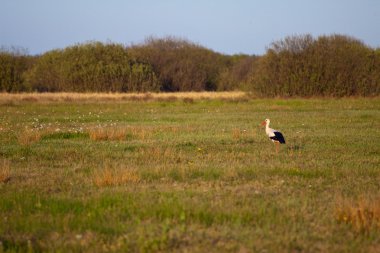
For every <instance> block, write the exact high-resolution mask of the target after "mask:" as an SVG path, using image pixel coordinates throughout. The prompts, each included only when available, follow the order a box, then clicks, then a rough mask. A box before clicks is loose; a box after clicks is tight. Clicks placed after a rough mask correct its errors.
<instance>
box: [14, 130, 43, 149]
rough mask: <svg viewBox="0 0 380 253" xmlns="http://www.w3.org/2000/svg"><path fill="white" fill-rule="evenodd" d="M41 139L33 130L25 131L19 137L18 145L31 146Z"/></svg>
mask: <svg viewBox="0 0 380 253" xmlns="http://www.w3.org/2000/svg"><path fill="white" fill-rule="evenodd" d="M40 139H41V134H40V133H39V132H35V131H32V130H25V131H23V132H21V133H20V134H19V135H18V136H17V140H18V143H19V144H20V145H23V146H29V145H31V144H33V143H35V142H38V141H39V140H40Z"/></svg>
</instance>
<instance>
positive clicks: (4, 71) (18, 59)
mask: <svg viewBox="0 0 380 253" xmlns="http://www.w3.org/2000/svg"><path fill="white" fill-rule="evenodd" d="M33 61H34V58H33V57H31V56H27V55H26V52H25V50H22V49H17V48H12V49H4V48H2V49H0V91H6V92H17V91H24V90H27V87H26V86H25V82H24V72H25V71H27V70H28V69H29V68H30V67H31V64H32V63H33Z"/></svg>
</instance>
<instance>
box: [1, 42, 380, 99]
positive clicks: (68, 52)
mask: <svg viewBox="0 0 380 253" xmlns="http://www.w3.org/2000/svg"><path fill="white" fill-rule="evenodd" d="M228 90H245V91H250V92H252V93H254V94H255V95H257V96H266V97H273V96H356V95H359V96H374V95H379V93H380V48H377V49H374V48H371V47H369V46H367V45H365V44H364V43H363V42H361V41H360V40H358V39H355V38H352V37H349V36H345V35H329V36H320V37H318V38H313V37H312V36H311V35H294V36H288V37H286V38H284V39H283V40H280V41H276V42H273V43H272V44H271V45H270V46H269V47H268V49H267V51H266V53H265V54H264V55H262V56H255V55H244V54H238V55H225V54H221V53H217V52H214V51H213V50H210V49H208V48H205V47H203V46H201V45H199V44H196V43H193V42H191V41H188V40H185V39H179V38H176V37H164V38H154V37H149V38H147V39H146V40H145V41H144V42H143V43H140V44H136V45H130V46H124V45H121V44H116V43H101V42H87V43H83V44H77V45H74V46H69V47H66V48H64V49H56V50H51V51H48V52H46V53H44V54H41V55H36V56H32V55H28V54H27V53H26V52H25V51H24V50H19V49H14V48H11V49H4V48H2V49H0V91H3V92H31V91H33V92H34V91H37V92H63V91H65V92H147V91H152V92H160V91H161V92H176V91H228Z"/></svg>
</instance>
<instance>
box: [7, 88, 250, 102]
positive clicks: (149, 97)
mask: <svg viewBox="0 0 380 253" xmlns="http://www.w3.org/2000/svg"><path fill="white" fill-rule="evenodd" d="M246 98H247V94H246V93H245V92H242V91H229V92H176V93H151V92H148V93H68V92H60V93H49V92H46V93H16V94H11V93H0V104H5V105H8V104H10V103H12V104H14V103H17V102H28V103H54V102H89V103H90V102H112V101H175V100H182V101H183V102H185V103H193V102H194V101H196V100H204V99H221V100H231V101H235V100H241V99H246Z"/></svg>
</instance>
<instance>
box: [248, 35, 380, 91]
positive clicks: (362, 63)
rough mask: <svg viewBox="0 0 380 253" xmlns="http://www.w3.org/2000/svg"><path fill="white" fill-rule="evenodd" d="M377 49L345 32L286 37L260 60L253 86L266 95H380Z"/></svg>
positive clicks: (254, 73)
mask: <svg viewBox="0 0 380 253" xmlns="http://www.w3.org/2000/svg"><path fill="white" fill-rule="evenodd" d="M376 52H377V51H375V50H373V49H371V48H369V47H367V46H366V45H364V44H363V43H362V42H361V41H359V40H357V39H354V38H351V37H347V36H342V35H331V36H321V37H319V38H318V39H314V38H312V36H311V35H302V36H290V37H286V38H285V39H284V40H281V41H277V42H274V43H272V45H271V47H270V48H269V49H268V51H267V53H266V54H265V55H264V56H263V57H262V58H261V59H260V60H259V64H258V66H257V69H255V71H254V72H253V74H252V77H251V88H252V89H253V90H254V91H255V92H256V93H258V94H261V95H264V96H354V95H362V96H371V95H379V93H380V86H379V82H380V78H379V71H380V64H379V63H380V62H379V54H378V53H377V54H376Z"/></svg>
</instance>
